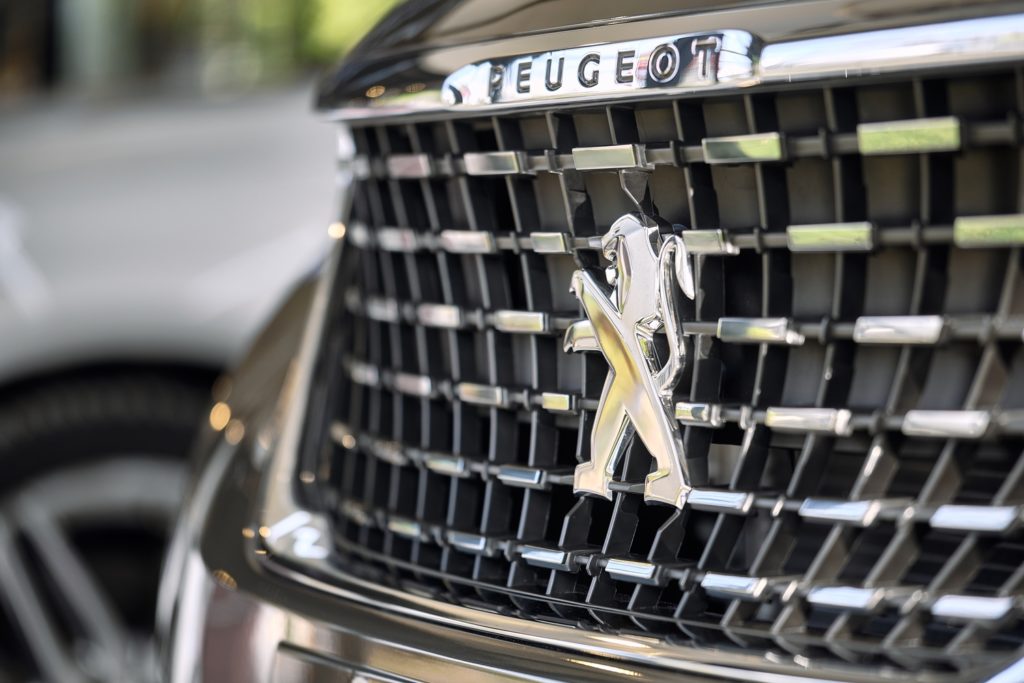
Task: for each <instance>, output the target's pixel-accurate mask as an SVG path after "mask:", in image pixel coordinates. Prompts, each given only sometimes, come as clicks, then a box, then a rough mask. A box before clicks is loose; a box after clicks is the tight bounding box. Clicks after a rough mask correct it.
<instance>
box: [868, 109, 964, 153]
mask: <svg viewBox="0 0 1024 683" xmlns="http://www.w3.org/2000/svg"><path fill="white" fill-rule="evenodd" d="M857 147H858V149H859V150H860V153H861V154H863V155H865V156H873V155H878V154H918V153H923V152H955V151H956V150H958V149H960V119H958V118H956V117H955V116H939V117H936V118H931V119H911V120H908V121H879V122H877V123H861V124H858V126H857Z"/></svg>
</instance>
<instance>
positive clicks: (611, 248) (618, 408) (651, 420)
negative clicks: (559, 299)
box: [565, 215, 690, 507]
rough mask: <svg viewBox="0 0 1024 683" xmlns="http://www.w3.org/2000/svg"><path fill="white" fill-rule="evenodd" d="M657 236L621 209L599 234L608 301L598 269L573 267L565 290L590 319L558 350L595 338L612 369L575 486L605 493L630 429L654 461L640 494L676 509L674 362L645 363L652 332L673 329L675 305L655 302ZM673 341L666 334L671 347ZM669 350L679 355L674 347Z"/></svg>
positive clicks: (679, 469)
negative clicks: (608, 268) (607, 269)
mask: <svg viewBox="0 0 1024 683" xmlns="http://www.w3.org/2000/svg"><path fill="white" fill-rule="evenodd" d="M656 234H657V229H656V228H653V229H652V228H649V227H648V226H646V225H644V224H643V223H642V222H641V221H640V220H639V219H638V218H637V217H635V216H633V215H626V216H623V217H622V218H620V219H618V220H617V221H615V223H614V224H612V227H611V229H610V230H609V231H608V233H607V234H606V235H605V236H604V237H603V238H602V245H603V251H604V255H605V257H606V258H608V259H609V260H610V261H612V263H613V264H614V268H615V270H614V271H612V274H613V275H614V278H613V279H614V282H615V285H614V286H615V291H614V293H613V294H614V301H613V300H612V298H611V297H610V295H609V293H608V291H607V286H606V285H605V284H604V280H605V273H601V272H599V271H598V272H595V271H592V270H588V269H582V270H577V271H576V272H575V273H573V277H572V287H571V291H572V292H573V293H574V294H575V295H576V298H577V299H579V301H580V305H581V306H582V307H583V310H584V312H585V313H586V315H587V319H588V320H589V323H590V325H589V328H586V327H583V326H581V324H580V323H574V324H573V325H572V326H571V327H570V328H569V330H568V331H567V332H566V337H565V348H566V350H584V349H587V350H589V348H591V344H592V343H593V342H592V341H591V339H592V338H593V337H596V340H597V344H596V346H598V347H599V348H600V350H601V353H602V355H603V356H604V358H605V360H606V361H608V365H609V366H610V370H611V371H610V372H609V373H608V377H607V379H606V380H605V384H604V389H603V390H602V392H601V400H600V403H599V404H598V408H597V414H596V415H595V417H594V425H593V428H592V430H591V434H590V460H589V461H588V462H585V463H583V464H581V465H578V466H577V467H576V472H575V477H574V491H575V492H577V493H583V492H586V493H592V494H596V495H599V496H603V497H605V498H609V499H610V498H611V497H612V490H611V487H610V485H611V481H612V474H613V472H614V470H615V466H616V463H617V462H618V461H619V459H620V457H621V456H622V454H623V453H624V452H625V449H626V448H627V447H628V445H629V444H630V443H631V440H632V436H633V434H634V433H636V434H637V435H638V436H639V438H640V439H641V440H642V441H643V443H644V445H646V446H647V449H648V451H650V453H651V455H652V456H653V457H654V459H655V462H656V463H657V465H656V469H655V471H654V472H652V473H651V474H649V475H647V479H646V481H645V483H644V500H646V501H657V502H660V503H666V504H668V505H674V506H676V507H682V506H683V503H684V501H685V498H686V494H687V492H689V490H690V486H689V484H688V479H689V478H688V475H687V472H686V467H687V465H686V460H685V458H684V457H683V444H682V435H681V432H680V429H679V424H678V422H676V420H674V419H672V418H673V416H672V414H671V413H670V403H669V401H670V400H671V394H672V387H671V386H670V385H671V384H672V383H673V382H674V376H675V374H676V373H677V369H678V363H666V364H665V365H663V366H662V367H661V368H660V369H658V370H656V371H655V370H653V369H652V368H654V367H657V365H656V363H657V362H658V358H657V353H656V350H655V345H654V339H653V336H654V332H655V331H656V330H658V329H659V328H660V327H661V326H662V325H663V324H665V325H666V329H667V330H670V329H672V327H673V325H672V324H670V323H671V321H667V317H668V316H673V315H675V308H674V306H671V307H670V306H668V305H666V304H663V303H661V299H662V296H663V295H664V294H665V291H664V289H665V288H664V287H663V286H662V282H661V275H662V268H661V265H662V259H661V257H660V254H659V253H656V252H655V250H654V248H653V247H652V245H651V238H652V237H654V236H656ZM669 244H670V243H667V244H666V246H668V245H669ZM671 290H675V287H674V286H673V287H671ZM654 294H659V295H658V296H652V295H654ZM678 343H679V342H678V340H676V339H674V338H673V335H669V345H670V347H672V346H673V345H678ZM670 353H673V354H675V355H677V356H678V355H679V354H680V353H681V349H679V348H673V349H672V350H671V352H670Z"/></svg>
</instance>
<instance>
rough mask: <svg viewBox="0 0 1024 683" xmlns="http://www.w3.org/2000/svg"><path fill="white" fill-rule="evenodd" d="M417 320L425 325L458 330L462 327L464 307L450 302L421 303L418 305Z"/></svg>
mask: <svg viewBox="0 0 1024 683" xmlns="http://www.w3.org/2000/svg"><path fill="white" fill-rule="evenodd" d="M416 320H417V322H419V324H420V325H423V326H425V327H442V328H447V329H452V330H456V329H458V328H460V327H462V324H463V320H462V309H460V308H459V307H458V306H452V305H450V304H420V305H418V306H417V307H416Z"/></svg>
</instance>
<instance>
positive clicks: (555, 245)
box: [530, 232, 572, 254]
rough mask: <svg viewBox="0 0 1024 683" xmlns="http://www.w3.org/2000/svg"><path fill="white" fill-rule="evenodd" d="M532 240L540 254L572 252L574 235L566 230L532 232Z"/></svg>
mask: <svg viewBox="0 0 1024 683" xmlns="http://www.w3.org/2000/svg"><path fill="white" fill-rule="evenodd" d="M530 241H531V242H532V243H533V250H534V251H535V252H536V253H538V254H571V253H572V235H568V234H566V233H564V232H532V233H530Z"/></svg>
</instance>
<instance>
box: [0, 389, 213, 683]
mask: <svg viewBox="0 0 1024 683" xmlns="http://www.w3.org/2000/svg"><path fill="white" fill-rule="evenodd" d="M208 395H209V392H208V390H207V389H206V387H205V386H204V385H203V383H202V382H200V381H192V379H191V378H189V379H177V378H173V377H167V376H162V375H159V374H152V375H149V374H134V373H115V374H112V375H96V376H85V377H75V378H68V379H62V380H55V381H49V382H45V383H43V384H40V385H34V386H33V387H31V388H29V389H28V390H25V391H20V392H17V393H15V394H9V395H7V396H6V397H5V398H4V399H3V400H0V466H2V467H3V471H4V472H5V475H4V476H3V477H2V479H0V605H2V607H3V608H4V609H3V611H4V612H5V613H6V616H7V618H8V619H7V621H6V622H4V621H3V619H2V617H0V681H5V680H8V678H9V679H10V680H35V679H38V678H42V679H43V680H52V681H99V680H103V681H115V680H131V681H150V680H155V672H156V667H155V659H154V653H153V646H152V629H153V612H154V606H155V603H156V591H157V585H158V582H159V573H160V564H161V561H162V557H163V551H164V548H165V546H166V542H167V540H168V534H169V531H170V525H171V523H172V521H173V519H174V516H175V514H176V512H177V509H178V505H179V503H180V500H181V495H182V490H183V487H184V482H185V469H186V468H185V454H186V453H187V452H188V449H189V447H190V445H191V443H192V440H193V438H194V435H195V428H196V425H197V424H198V419H199V417H200V415H201V414H202V412H203V411H204V409H205V406H206V403H207V400H208V399H207V397H208ZM5 631H6V633H5Z"/></svg>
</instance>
